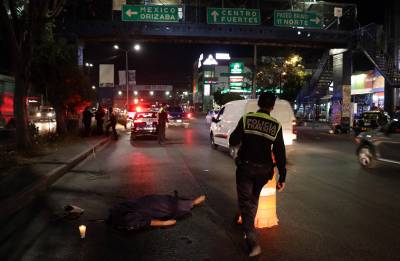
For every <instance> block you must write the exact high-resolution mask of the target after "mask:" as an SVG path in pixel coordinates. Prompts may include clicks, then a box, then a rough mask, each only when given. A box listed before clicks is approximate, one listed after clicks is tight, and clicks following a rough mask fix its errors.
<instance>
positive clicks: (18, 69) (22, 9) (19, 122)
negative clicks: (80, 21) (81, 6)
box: [0, 0, 64, 149]
mask: <svg viewBox="0 0 400 261" xmlns="http://www.w3.org/2000/svg"><path fill="white" fill-rule="evenodd" d="M63 4H64V0H29V1H28V0H8V1H6V0H3V1H2V3H1V4H0V27H1V29H2V34H3V35H4V36H5V39H6V41H7V46H8V48H7V51H8V52H9V53H10V55H11V60H12V68H13V72H14V77H15V93H14V115H15V122H16V140H17V147H18V148H19V149H29V148H31V147H32V140H31V137H30V135H29V133H28V112H27V111H28V110H27V102H26V99H27V96H28V91H29V88H30V77H31V65H32V64H31V62H32V54H33V48H34V46H36V45H38V44H40V39H41V34H42V33H43V31H44V29H45V26H46V23H47V22H48V21H49V20H51V19H53V18H54V17H56V16H57V15H58V14H59V13H60V11H61V10H62V7H63Z"/></svg>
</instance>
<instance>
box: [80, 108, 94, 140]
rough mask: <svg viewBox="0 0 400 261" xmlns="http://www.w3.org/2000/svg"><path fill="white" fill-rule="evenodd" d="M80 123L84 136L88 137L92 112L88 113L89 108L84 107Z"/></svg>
mask: <svg viewBox="0 0 400 261" xmlns="http://www.w3.org/2000/svg"><path fill="white" fill-rule="evenodd" d="M82 123H83V128H84V134H83V135H84V136H85V137H87V136H89V135H90V127H91V125H92V112H91V111H90V107H89V106H88V107H86V108H85V110H84V111H83V113H82Z"/></svg>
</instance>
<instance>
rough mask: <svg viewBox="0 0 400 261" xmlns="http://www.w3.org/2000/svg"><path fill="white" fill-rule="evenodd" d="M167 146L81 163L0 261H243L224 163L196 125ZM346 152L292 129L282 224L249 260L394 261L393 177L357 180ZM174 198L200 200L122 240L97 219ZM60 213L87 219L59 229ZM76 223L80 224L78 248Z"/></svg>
mask: <svg viewBox="0 0 400 261" xmlns="http://www.w3.org/2000/svg"><path fill="white" fill-rule="evenodd" d="M167 138H168V142H167V144H165V145H162V146H160V145H158V143H157V141H156V140H152V139H142V140H137V141H134V142H131V141H130V139H129V134H128V133H123V134H121V137H120V139H119V140H118V141H117V142H112V143H110V144H109V145H107V146H106V147H105V148H104V149H102V150H101V151H99V152H97V153H96V154H93V155H92V156H91V157H89V158H88V159H87V160H86V161H84V162H82V163H81V164H80V165H79V166H78V167H76V168H75V169H74V170H73V171H71V172H70V173H68V174H67V175H65V176H64V177H63V178H61V179H60V180H59V181H58V182H57V183H56V184H55V185H53V187H52V188H51V190H50V191H49V192H48V193H47V194H46V195H44V197H43V199H42V200H40V201H39V202H38V203H37V204H36V205H35V206H32V208H30V209H27V210H26V211H24V212H22V213H21V214H20V216H21V217H17V218H16V221H15V223H16V224H19V226H20V229H19V231H18V233H16V234H15V236H14V237H12V238H10V239H9V240H8V242H7V243H8V244H7V251H6V252H7V253H8V254H7V257H6V259H3V258H1V260H113V261H114V260H246V259H247V256H246V247H245V244H244V242H243V239H242V234H241V231H240V229H239V228H238V227H236V226H235V225H232V216H233V215H234V213H235V211H236V208H237V204H236V192H235V177H234V171H235V167H234V164H233V161H232V159H231V158H230V157H229V156H228V153H227V152H226V151H224V150H220V149H219V150H214V149H212V148H211V147H210V146H209V143H208V140H209V138H208V129H207V125H206V124H205V122H204V121H203V120H202V119H201V120H195V121H194V123H193V124H192V126H191V127H190V128H188V129H184V128H177V127H173V128H172V127H171V128H169V129H168V130H167ZM354 151H355V144H354V142H353V140H352V138H351V137H349V136H335V135H330V134H327V133H324V132H320V131H318V130H313V129H306V128H303V129H301V130H299V139H298V142H297V143H296V144H295V145H294V146H293V147H291V148H290V149H289V151H288V160H289V164H288V177H287V183H286V190H285V191H284V192H283V193H278V195H277V204H278V207H277V212H278V217H279V225H278V226H277V227H274V228H270V229H262V230H260V231H259V232H260V241H261V245H262V247H263V250H264V252H263V254H262V256H261V257H259V258H258V260H296V261H298V260H363V261H365V260H400V253H399V251H398V249H399V246H400V237H399V236H398V234H399V233H400V225H399V223H398V220H399V216H400V204H399V203H398V202H399V200H400V190H399V187H400V171H399V168H397V169H396V168H394V167H388V166H386V167H382V168H379V169H375V170H371V171H366V170H363V169H361V168H360V167H359V165H358V163H357V158H356V156H355V153H354ZM174 190H178V191H179V194H180V195H182V196H186V197H195V196H197V195H200V194H206V196H207V201H206V202H205V204H203V205H202V206H199V207H196V208H194V209H193V210H192V216H190V217H187V218H185V219H183V220H179V221H178V223H177V224H176V225H175V226H174V227H170V228H165V229H158V228H156V229H148V230H144V231H138V232H130V233H126V232H120V231H116V230H114V229H112V228H109V227H107V225H106V224H104V223H103V222H99V220H98V219H104V218H107V216H108V209H109V208H110V207H112V206H113V205H114V204H116V203H118V202H121V201H123V200H125V199H129V198H133V197H138V196H142V195H147V194H172V193H173V191H174ZM66 204H74V205H77V206H80V207H82V208H84V209H85V213H84V215H83V216H82V217H81V218H80V219H79V220H73V221H65V220H62V219H61V220H60V219H57V215H58V214H60V213H61V212H62V207H63V206H64V205H66ZM23 216H24V217H23ZM18 220H20V221H19V223H18ZM94 220H97V221H94ZM80 224H85V225H87V237H86V238H85V239H84V240H82V239H80V238H79V232H78V226H79V225H80ZM2 253H4V252H2Z"/></svg>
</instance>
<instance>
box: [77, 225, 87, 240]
mask: <svg viewBox="0 0 400 261" xmlns="http://www.w3.org/2000/svg"><path fill="white" fill-rule="evenodd" d="M79 233H80V234H81V238H85V235H86V226H85V225H80V226H79Z"/></svg>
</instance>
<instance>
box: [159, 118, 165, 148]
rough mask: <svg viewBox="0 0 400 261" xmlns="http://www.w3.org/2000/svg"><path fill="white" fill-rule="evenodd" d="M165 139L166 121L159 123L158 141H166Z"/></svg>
mask: <svg viewBox="0 0 400 261" xmlns="http://www.w3.org/2000/svg"><path fill="white" fill-rule="evenodd" d="M164 141H165V123H159V124H158V142H159V143H161V142H164Z"/></svg>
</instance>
